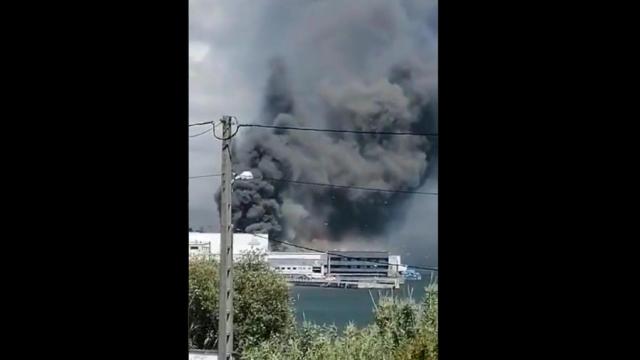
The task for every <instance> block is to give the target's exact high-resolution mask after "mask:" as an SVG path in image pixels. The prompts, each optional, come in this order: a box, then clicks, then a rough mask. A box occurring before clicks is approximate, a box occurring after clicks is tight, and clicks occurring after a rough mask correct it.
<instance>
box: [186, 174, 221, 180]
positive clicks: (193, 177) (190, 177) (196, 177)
mask: <svg viewBox="0 0 640 360" xmlns="http://www.w3.org/2000/svg"><path fill="white" fill-rule="evenodd" d="M221 175H222V174H209V175H198V176H189V179H199V178H206V177H214V176H221Z"/></svg>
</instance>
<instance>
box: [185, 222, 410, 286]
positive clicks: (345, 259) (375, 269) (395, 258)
mask: <svg viewBox="0 0 640 360" xmlns="http://www.w3.org/2000/svg"><path fill="white" fill-rule="evenodd" d="M247 252H258V253H262V254H265V255H266V260H267V261H268V263H269V265H270V267H271V268H272V269H273V270H275V271H277V272H279V273H281V274H283V275H285V276H286V277H289V278H311V279H314V278H315V279H319V278H329V277H335V278H343V279H348V278H384V277H390V278H395V277H400V276H401V275H402V273H403V272H404V271H405V270H406V266H404V265H401V263H400V256H399V255H389V253H388V252H387V251H331V252H329V253H323V252H310V251H309V252H289V251H287V252H275V251H273V252H272V251H270V249H269V240H268V235H267V234H264V235H263V234H258V236H256V235H253V234H242V233H234V234H233V257H234V259H235V260H239V259H240V258H241V257H242V255H243V254H246V253H247ZM219 254H220V234H219V233H198V232H190V233H189V255H190V256H191V257H200V256H202V257H213V258H218V257H219Z"/></svg>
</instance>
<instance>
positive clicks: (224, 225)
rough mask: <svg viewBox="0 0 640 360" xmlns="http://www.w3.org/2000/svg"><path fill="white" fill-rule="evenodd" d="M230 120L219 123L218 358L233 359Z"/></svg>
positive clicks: (227, 118)
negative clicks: (220, 185)
mask: <svg viewBox="0 0 640 360" xmlns="http://www.w3.org/2000/svg"><path fill="white" fill-rule="evenodd" d="M231 119H232V118H231V116H223V117H222V119H221V121H222V139H223V140H222V173H221V174H222V176H221V179H222V192H221V197H220V271H219V272H220V298H219V303H218V304H219V309H220V313H219V315H218V316H219V318H218V358H219V359H224V360H231V359H233V228H232V224H231V190H232V189H231V186H232V177H233V173H232V171H231V148H230V146H231Z"/></svg>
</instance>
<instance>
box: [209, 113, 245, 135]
mask: <svg viewBox="0 0 640 360" xmlns="http://www.w3.org/2000/svg"><path fill="white" fill-rule="evenodd" d="M231 119H235V120H236V124H238V119H237V118H236V117H235V116H232V117H231ZM220 123H222V122H220ZM229 125H232V124H229ZM238 130H240V125H239V124H238V126H236V131H235V132H234V133H233V134H231V135H229V137H226V138H225V137H219V136H218V135H216V132H215V130H214V131H213V137H215V138H216V139H218V140H229V139H231V138H232V137H234V136H236V134H237V133H238Z"/></svg>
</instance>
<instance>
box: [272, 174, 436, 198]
mask: <svg viewBox="0 0 640 360" xmlns="http://www.w3.org/2000/svg"><path fill="white" fill-rule="evenodd" d="M263 179H264V180H271V181H281V182H288V183H294V184H302V185H312V186H324V187H334V188H339V189H353V190H364V191H377V192H387V193H401V194H413V195H435V196H437V195H438V193H435V192H424V191H411V190H391V189H377V188H368V187H361V186H350V185H335V184H323V183H315V182H308V181H299V180H290V179H274V178H268V177H263Z"/></svg>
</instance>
